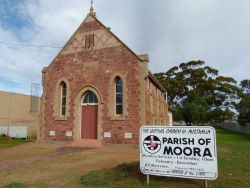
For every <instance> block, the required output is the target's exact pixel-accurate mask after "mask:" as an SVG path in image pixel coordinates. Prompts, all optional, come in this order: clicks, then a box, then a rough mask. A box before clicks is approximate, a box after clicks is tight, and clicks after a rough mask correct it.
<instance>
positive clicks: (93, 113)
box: [81, 105, 98, 139]
mask: <svg viewBox="0 0 250 188" xmlns="http://www.w3.org/2000/svg"><path fill="white" fill-rule="evenodd" d="M97 109H98V106H97V105H87V106H82V129H81V132H82V139H97V113H98V111H97Z"/></svg>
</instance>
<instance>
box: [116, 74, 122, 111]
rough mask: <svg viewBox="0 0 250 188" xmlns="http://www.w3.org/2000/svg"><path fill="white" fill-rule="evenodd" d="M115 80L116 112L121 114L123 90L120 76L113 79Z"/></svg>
mask: <svg viewBox="0 0 250 188" xmlns="http://www.w3.org/2000/svg"><path fill="white" fill-rule="evenodd" d="M115 81H116V97H115V101H116V103H115V104H116V105H115V107H116V114H117V115H122V114H123V91H122V79H121V78H120V77H117V78H116V79H115Z"/></svg>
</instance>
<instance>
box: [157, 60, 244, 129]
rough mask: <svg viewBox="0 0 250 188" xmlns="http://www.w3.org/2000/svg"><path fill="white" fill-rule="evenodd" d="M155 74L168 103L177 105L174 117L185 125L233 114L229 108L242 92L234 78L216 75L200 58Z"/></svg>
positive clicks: (219, 118)
mask: <svg viewBox="0 0 250 188" xmlns="http://www.w3.org/2000/svg"><path fill="white" fill-rule="evenodd" d="M155 76H156V77H157V79H158V80H159V81H160V82H161V83H162V85H163V86H164V87H165V89H166V90H167V92H168V95H167V97H168V102H169V104H170V105H171V106H175V107H177V112H176V113H175V115H174V117H178V119H180V118H182V119H183V120H185V122H186V124H187V125H192V124H201V125H203V124H204V123H205V122H208V121H209V120H210V121H211V120H212V119H218V120H220V121H224V120H225V119H228V118H230V117H232V115H233V112H231V111H230V109H232V108H235V106H236V101H237V99H239V96H241V95H242V92H241V90H240V89H239V88H238V87H237V85H236V84H237V82H236V81H235V80H234V79H233V78H231V77H224V76H221V75H219V71H218V70H216V69H214V68H211V67H209V66H205V62H204V61H200V60H198V61H190V62H187V63H181V64H180V65H179V66H175V67H172V68H170V69H169V70H168V71H167V72H165V73H164V72H161V73H157V74H155Z"/></svg>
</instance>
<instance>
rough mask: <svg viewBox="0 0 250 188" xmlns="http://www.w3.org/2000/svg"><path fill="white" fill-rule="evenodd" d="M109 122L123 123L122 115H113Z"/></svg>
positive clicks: (123, 117)
mask: <svg viewBox="0 0 250 188" xmlns="http://www.w3.org/2000/svg"><path fill="white" fill-rule="evenodd" d="M110 120H111V121H125V116H124V115H120V116H119V115H115V116H112V117H111V118H110Z"/></svg>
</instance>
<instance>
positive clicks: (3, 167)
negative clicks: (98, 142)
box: [0, 147, 89, 171]
mask: <svg viewBox="0 0 250 188" xmlns="http://www.w3.org/2000/svg"><path fill="white" fill-rule="evenodd" d="M85 150H89V149H85V148H74V147H61V148H58V149H57V150H56V151H54V152H52V153H49V154H47V155H43V156H35V157H27V158H23V159H19V160H14V161H7V162H2V163H0V171H1V170H6V169H10V168H14V167H17V166H21V165H25V164H32V163H34V162H38V161H46V160H49V159H52V158H55V157H58V156H62V155H65V154H68V153H74V152H83V151H85Z"/></svg>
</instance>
